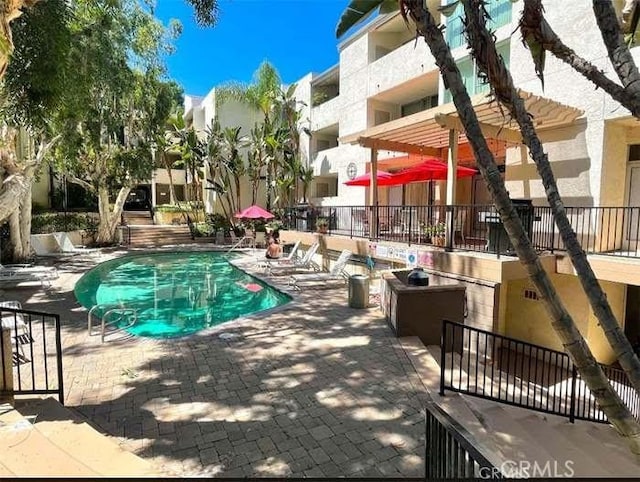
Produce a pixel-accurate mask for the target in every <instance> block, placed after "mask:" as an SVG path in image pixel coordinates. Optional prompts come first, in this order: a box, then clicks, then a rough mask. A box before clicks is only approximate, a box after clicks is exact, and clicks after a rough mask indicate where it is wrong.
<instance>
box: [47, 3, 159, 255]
mask: <svg viewBox="0 0 640 482" xmlns="http://www.w3.org/2000/svg"><path fill="white" fill-rule="evenodd" d="M71 28H72V33H73V35H74V41H73V45H72V49H71V52H70V62H71V63H72V65H74V69H73V70H72V71H71V74H70V77H69V79H68V87H67V91H66V97H65V102H64V106H63V108H62V109H60V112H59V113H58V115H57V117H56V128H57V129H58V130H59V132H61V133H63V141H62V142H61V145H60V146H59V147H58V149H57V150H56V160H57V165H58V167H59V168H60V169H61V170H62V171H63V172H65V173H67V174H68V176H69V177H68V179H69V180H70V181H72V182H75V183H77V184H79V185H81V186H83V187H85V188H86V189H87V190H88V191H90V192H92V193H94V194H95V195H96V196H97V198H98V211H99V215H100V221H99V225H98V231H97V236H96V243H97V244H110V243H112V242H113V240H114V238H115V232H116V228H117V226H118V224H119V222H120V218H121V213H122V209H123V206H124V202H125V201H126V199H127V196H128V194H129V192H130V190H131V187H132V186H134V185H135V184H136V183H138V182H140V181H141V180H145V179H148V178H149V177H150V175H151V172H152V169H153V167H154V162H153V159H152V157H151V146H152V142H153V141H154V140H155V139H156V138H157V136H158V134H159V133H161V132H162V130H163V129H164V126H165V125H166V119H167V117H168V116H169V109H168V108H167V103H166V102H164V100H163V99H162V96H159V93H160V91H161V90H163V83H162V80H161V77H162V75H163V66H162V63H161V61H160V55H161V53H162V52H166V51H169V50H170V44H169V39H168V37H167V35H168V34H167V32H166V30H165V29H164V27H163V26H162V25H161V24H160V23H159V22H158V21H157V20H156V19H155V18H154V17H153V16H152V15H151V14H150V12H149V11H147V10H145V9H143V8H141V7H140V6H139V5H138V4H137V3H136V2H135V1H134V0H120V1H114V2H110V3H109V4H108V5H104V6H102V5H96V4H95V3H94V2H93V1H92V0H78V1H76V2H75V3H74V16H73V20H72V22H71ZM159 99H160V101H159ZM112 203H113V204H112Z"/></svg>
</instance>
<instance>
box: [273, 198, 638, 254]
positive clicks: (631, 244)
mask: <svg viewBox="0 0 640 482" xmlns="http://www.w3.org/2000/svg"><path fill="white" fill-rule="evenodd" d="M514 203H515V205H516V210H517V211H518V214H519V215H520V219H521V221H522V223H523V226H524V228H525V231H526V232H527V234H528V235H529V238H530V240H531V243H532V245H533V247H534V248H535V249H536V250H538V251H541V252H542V251H550V252H554V251H562V250H563V249H564V244H563V242H562V238H561V237H560V234H559V232H558V229H557V227H556V226H555V223H554V218H553V213H552V212H551V208H549V207H539V206H531V205H530V204H527V203H526V201H525V202H523V201H518V200H514ZM565 211H566V214H567V217H568V218H569V222H570V224H571V226H572V228H573V230H574V231H575V233H576V235H577V238H578V241H579V242H580V244H581V246H582V248H583V249H584V251H585V252H586V253H588V254H599V255H606V256H621V257H632V258H638V257H640V207H566V208H565ZM320 218H325V219H327V220H328V230H327V232H328V234H337V235H342V236H349V237H351V238H368V239H371V240H376V241H397V242H404V243H408V244H421V245H431V246H436V247H445V245H444V233H445V231H447V228H449V230H450V232H451V233H452V240H451V245H450V246H448V247H447V248H450V249H456V250H463V251H477V252H484V253H492V254H496V255H497V256H501V255H514V254H515V253H514V250H513V247H512V245H511V242H510V241H509V236H508V235H507V232H506V231H505V229H504V226H503V224H502V221H501V220H500V215H499V214H498V211H497V210H496V208H495V207H494V206H493V205H489V204H487V205H452V206H445V205H432V206H428V205H415V206H409V205H407V206H378V207H375V208H374V207H371V206H319V207H314V208H312V209H306V210H305V209H295V208H289V209H288V210H287V212H286V214H285V217H284V219H283V222H284V224H285V228H287V229H295V230H298V231H315V230H316V225H317V222H318V219H320ZM447 222H449V223H450V224H449V226H447V224H446V223H447Z"/></svg>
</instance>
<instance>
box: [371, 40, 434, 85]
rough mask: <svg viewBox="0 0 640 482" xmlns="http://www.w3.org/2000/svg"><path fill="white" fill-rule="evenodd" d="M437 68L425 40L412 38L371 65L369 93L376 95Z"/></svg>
mask: <svg viewBox="0 0 640 482" xmlns="http://www.w3.org/2000/svg"><path fill="white" fill-rule="evenodd" d="M435 69H436V64H435V60H434V58H433V56H432V55H431V52H430V51H429V47H428V46H427V44H426V43H425V42H417V43H416V41H415V40H413V39H412V40H410V41H409V42H407V43H405V44H404V45H402V46H400V47H398V48H397V49H395V50H393V51H392V52H390V53H388V54H387V55H385V56H384V57H381V58H379V59H378V60H376V61H375V62H372V63H371V64H370V65H369V75H368V77H369V95H370V96H372V95H376V94H378V93H379V92H383V91H386V90H388V89H391V88H393V87H396V86H398V85H400V84H403V83H405V82H407V81H409V80H412V79H414V78H416V77H419V76H422V75H424V74H427V73H429V72H431V71H433V70H435Z"/></svg>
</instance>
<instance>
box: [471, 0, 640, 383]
mask: <svg viewBox="0 0 640 482" xmlns="http://www.w3.org/2000/svg"><path fill="white" fill-rule="evenodd" d="M463 4H464V8H465V13H466V18H467V23H466V31H467V35H468V37H469V45H470V47H471V54H472V55H473V57H474V58H475V59H476V62H477V64H478V67H479V69H480V71H481V72H483V73H484V74H485V75H486V76H487V78H488V79H489V82H490V84H491V87H492V89H493V92H494V93H495V96H496V98H497V99H498V100H499V101H500V103H501V104H502V105H503V106H505V107H506V108H507V109H508V110H509V112H510V114H511V117H512V118H514V119H515V120H516V121H517V122H518V125H519V126H520V132H521V133H522V138H523V141H524V143H525V145H526V146H527V147H528V149H529V153H530V156H531V158H532V159H533V161H534V162H535V164H536V167H537V170H538V174H539V175H540V178H541V179H542V184H543V185H544V187H545V192H546V194H547V201H548V202H549V206H550V207H551V211H552V212H553V216H554V219H555V222H556V225H557V226H558V230H559V231H560V236H561V237H562V241H563V243H564V245H565V248H566V250H567V253H568V254H569V257H570V258H571V262H572V263H573V266H574V268H575V269H576V273H577V275H578V279H579V280H580V283H581V284H582V288H583V290H584V292H585V294H586V295H587V298H588V299H589V303H590V305H591V309H592V310H593V312H594V314H595V315H596V318H598V321H599V322H600V323H599V324H600V327H601V328H602V330H603V331H604V334H605V335H606V337H607V340H608V342H609V344H610V345H611V348H612V349H613V351H614V352H615V354H616V357H617V358H618V361H619V362H620V365H621V366H622V368H623V370H624V371H625V372H626V373H627V376H628V377H629V380H630V381H631V383H632V385H633V387H634V388H635V390H636V392H638V393H639V394H640V361H639V360H638V357H637V356H636V354H635V353H634V351H633V348H632V346H631V343H629V340H628V339H627V337H626V336H625V334H624V332H623V331H622V328H621V326H620V324H619V323H618V321H617V320H616V317H615V315H614V314H613V311H612V310H611V306H610V305H609V302H608V301H607V296H606V294H605V293H604V291H603V290H602V287H601V286H600V283H599V281H598V278H597V277H596V275H595V273H594V272H593V270H592V269H591V265H590V264H589V260H588V259H587V255H586V254H585V252H584V250H583V249H582V246H580V243H579V241H578V238H577V236H576V233H575V231H574V230H573V228H572V227H571V223H570V221H569V219H568V218H567V213H566V210H565V207H564V203H563V202H562V199H561V197H560V192H559V191H558V186H557V184H556V179H555V176H554V174H553V171H552V169H551V164H550V163H549V158H548V156H547V155H546V153H545V152H544V148H543V146H542V142H540V138H539V137H538V134H537V132H536V129H535V127H534V125H533V122H532V120H531V116H529V113H528V112H527V111H526V109H525V106H524V101H523V100H522V98H521V97H520V96H519V95H518V91H517V89H516V88H515V86H514V84H513V80H512V78H511V74H510V73H509V71H508V70H507V68H506V66H505V64H504V61H503V60H501V58H500V56H499V55H498V52H497V50H496V48H495V43H494V42H493V40H492V35H491V33H490V32H489V31H488V30H487V28H486V25H485V18H484V16H483V15H482V14H481V11H482V0H464V1H463Z"/></svg>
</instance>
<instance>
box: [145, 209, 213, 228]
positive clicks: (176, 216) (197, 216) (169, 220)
mask: <svg viewBox="0 0 640 482" xmlns="http://www.w3.org/2000/svg"><path fill="white" fill-rule="evenodd" d="M186 214H188V215H189V217H190V218H191V221H193V222H194V223H200V222H203V221H204V216H203V214H202V213H201V212H193V211H189V212H187V213H186ZM153 219H154V222H155V224H161V225H174V224H187V221H186V218H185V216H184V214H183V213H180V212H168V211H156V212H154V213H153Z"/></svg>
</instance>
